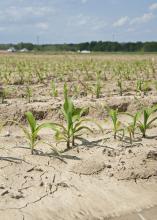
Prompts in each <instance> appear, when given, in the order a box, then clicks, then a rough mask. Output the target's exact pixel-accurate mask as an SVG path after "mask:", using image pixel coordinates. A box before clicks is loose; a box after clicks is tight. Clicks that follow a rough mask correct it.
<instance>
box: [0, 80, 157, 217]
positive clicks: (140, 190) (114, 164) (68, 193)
mask: <svg viewBox="0 0 157 220" xmlns="http://www.w3.org/2000/svg"><path fill="white" fill-rule="evenodd" d="M62 86H63V85H62ZM32 87H33V89H34V90H33V92H34V98H33V100H32V102H31V103H28V102H27V101H26V99H25V98H24V95H23V91H24V86H19V87H18V86H16V85H15V86H13V88H12V89H13V91H15V90H14V89H15V88H16V96H15V95H14V94H12V96H11V97H9V98H8V99H6V101H5V103H4V104H0V120H1V121H5V120H13V119H14V120H18V121H20V122H21V123H23V124H25V117H24V113H25V112H26V111H28V110H31V111H32V112H33V113H34V115H35V117H36V119H37V120H38V122H39V123H41V122H45V121H55V122H62V121H63V117H62V115H61V112H60V108H61V105H62V103H63V98H62V97H61V98H58V97H57V98H52V97H50V95H49V94H48V91H47V86H46V85H44V86H43V85H33V86H32ZM111 88H113V87H112V85H111V84H109V85H106V87H105V91H104V92H103V95H102V97H101V98H99V99H95V98H93V97H92V96H87V97H79V98H77V99H75V101H74V102H75V104H76V105H78V106H84V107H89V112H88V117H94V118H96V119H97V120H98V121H99V123H100V124H101V125H102V127H103V128H104V134H102V133H101V132H100V131H99V130H98V128H97V127H95V126H94V125H93V124H90V123H89V125H90V126H91V127H93V130H94V133H93V134H89V133H85V134H84V135H83V136H82V137H81V138H80V139H78V140H77V143H76V147H75V148H73V149H71V150H69V151H64V153H61V154H60V155H54V154H53V152H52V150H51V148H50V147H49V146H47V145H44V144H41V143H40V144H39V145H38V146H37V148H36V155H31V154H30V149H29V148H28V144H27V142H26V140H25V137H24V134H23V132H22V131H21V130H20V129H19V128H18V127H17V126H15V125H7V126H5V128H3V129H2V132H1V133H0V220H8V219H12V220H50V219H51V220H52V219H53V220H74V219H77V220H104V219H110V218H111V217H116V216H121V215H124V214H130V213H133V212H135V211H138V210H143V209H147V208H150V207H156V205H157V123H154V125H153V126H152V128H151V129H149V130H148V133H147V134H148V138H145V139H142V138H141V135H140V134H139V133H137V134H136V139H135V140H134V142H133V146H131V145H130V143H129V139H128V138H127V137H125V138H124V139H123V141H121V140H119V139H118V140H114V138H113V133H112V131H111V129H112V124H111V121H110V120H107V121H104V119H108V118H107V111H106V110H105V107H106V106H109V107H112V108H114V109H115V108H118V109H119V111H121V112H125V111H128V112H132V113H133V112H135V111H136V110H138V109H141V107H143V106H152V105H153V104H156V103H157V94H156V91H154V90H151V91H150V92H149V93H148V94H147V95H146V96H144V95H142V96H138V97H136V98H135V92H134V91H133V90H131V89H130V91H128V90H127V91H126V92H125V93H124V94H123V96H119V95H118V94H117V92H116V90H115V91H113V89H111ZM130 88H131V84H130ZM120 120H121V121H122V122H123V123H124V124H126V123H127V122H128V120H129V118H128V116H126V115H124V114H121V115H120ZM40 137H42V138H43V139H44V140H45V141H47V142H49V143H51V144H52V145H53V146H54V147H55V148H56V149H58V150H64V149H65V144H64V143H58V144H57V143H56V142H55V140H54V137H53V132H51V131H50V130H47V129H45V130H43V131H42V132H41V133H40Z"/></svg>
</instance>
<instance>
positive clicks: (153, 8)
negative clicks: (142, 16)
mask: <svg viewBox="0 0 157 220" xmlns="http://www.w3.org/2000/svg"><path fill="white" fill-rule="evenodd" d="M149 9H150V10H152V11H153V10H156V9H157V3H153V4H151V5H150V6H149Z"/></svg>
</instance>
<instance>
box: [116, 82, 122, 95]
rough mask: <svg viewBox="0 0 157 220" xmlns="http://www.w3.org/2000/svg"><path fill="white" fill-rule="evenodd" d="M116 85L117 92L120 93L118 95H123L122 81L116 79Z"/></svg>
mask: <svg viewBox="0 0 157 220" xmlns="http://www.w3.org/2000/svg"><path fill="white" fill-rule="evenodd" d="M117 85H118V87H119V94H120V96H122V95H123V88H122V81H121V80H118V83H117Z"/></svg>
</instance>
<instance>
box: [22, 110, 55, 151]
mask: <svg viewBox="0 0 157 220" xmlns="http://www.w3.org/2000/svg"><path fill="white" fill-rule="evenodd" d="M25 115H26V119H27V122H28V125H29V128H28V129H27V128H25V127H24V126H22V125H19V126H20V127H21V128H22V130H23V132H24V134H25V137H26V139H27V141H28V144H29V147H30V149H31V154H33V153H34V148H35V147H36V145H37V144H38V143H39V142H40V140H39V136H38V134H39V131H40V130H41V129H43V128H52V129H55V126H56V124H55V123H42V124H41V125H37V121H36V119H35V117H34V116H33V114H32V113H31V112H26V114H25Z"/></svg>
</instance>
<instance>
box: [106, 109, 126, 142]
mask: <svg viewBox="0 0 157 220" xmlns="http://www.w3.org/2000/svg"><path fill="white" fill-rule="evenodd" d="M109 116H110V117H111V120H112V123H113V132H114V139H117V133H118V132H122V134H123V135H122V136H124V129H123V128H122V127H121V125H122V124H121V122H120V121H119V119H118V110H117V109H116V110H114V109H110V110H109Z"/></svg>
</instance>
